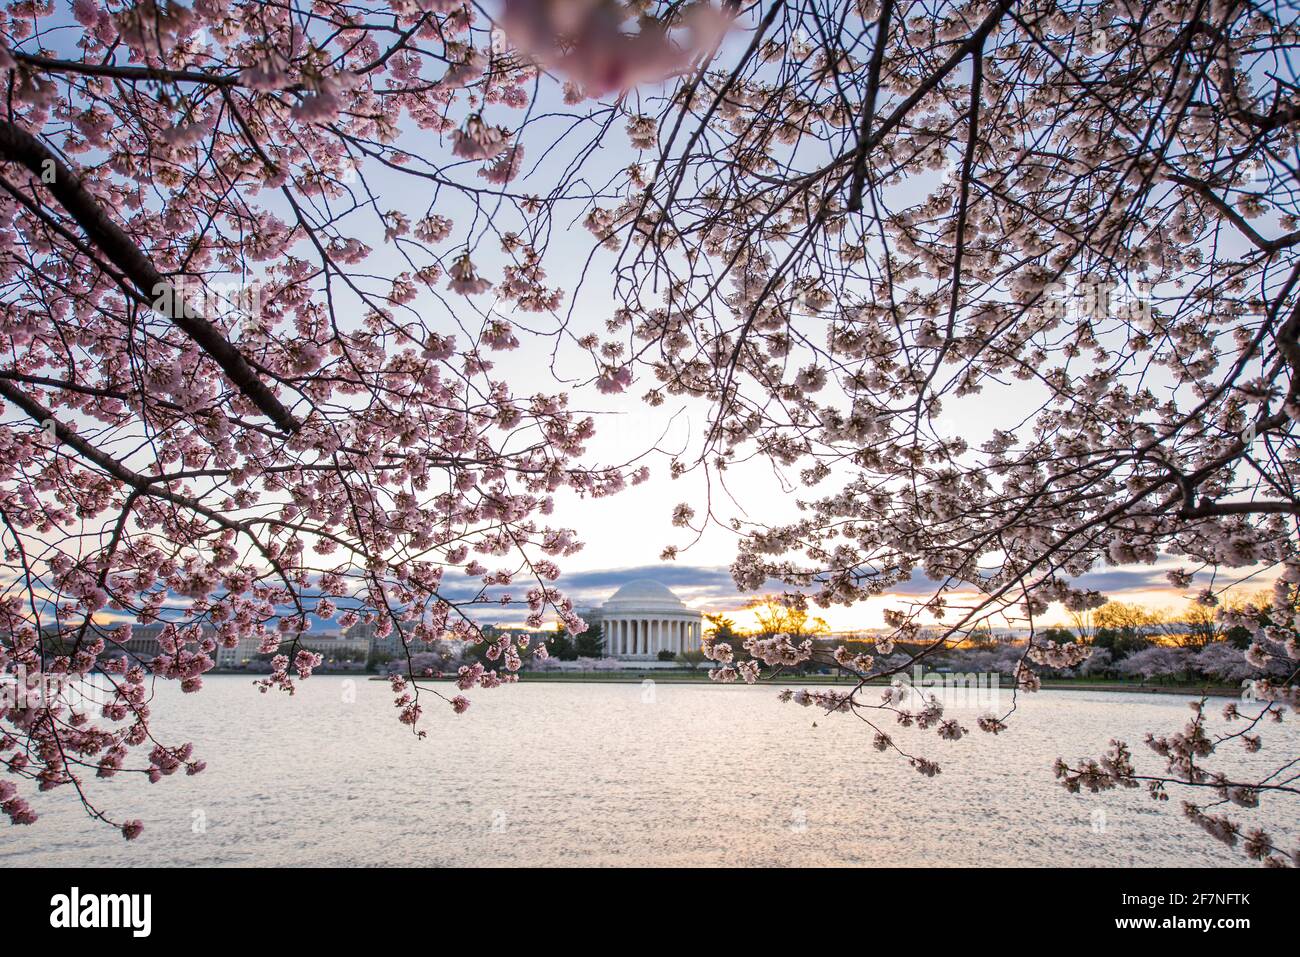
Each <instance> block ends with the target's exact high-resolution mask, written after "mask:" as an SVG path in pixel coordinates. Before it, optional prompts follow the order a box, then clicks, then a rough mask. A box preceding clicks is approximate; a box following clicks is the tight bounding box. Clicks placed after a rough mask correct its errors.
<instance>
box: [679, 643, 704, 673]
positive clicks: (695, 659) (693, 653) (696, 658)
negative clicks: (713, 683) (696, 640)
mask: <svg viewBox="0 0 1300 957" xmlns="http://www.w3.org/2000/svg"><path fill="white" fill-rule="evenodd" d="M674 660H675V661H676V662H677V663H678V664H679V665H685V666H686V667H687V668H690V669H691V670H692V671H694V670H695V669H696V668H698V667H699V666H700V665H702V664H704V662H706V661H708V660H709V659H707V658H706V657H704V652H703V651H701V650H700V649H698V648H692V649H690V650H689V651H683V652H682V653H681V654H679V655H678V656H677V657H676V658H675V659H674Z"/></svg>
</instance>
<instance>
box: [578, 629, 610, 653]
mask: <svg viewBox="0 0 1300 957" xmlns="http://www.w3.org/2000/svg"><path fill="white" fill-rule="evenodd" d="M573 646H574V658H604V657H605V636H604V634H603V632H602V629H601V627H600V625H599V624H589V625H587V630H586V631H584V632H583V633H582V634H580V635H578V637H577V639H576V640H575V641H574V643H573Z"/></svg>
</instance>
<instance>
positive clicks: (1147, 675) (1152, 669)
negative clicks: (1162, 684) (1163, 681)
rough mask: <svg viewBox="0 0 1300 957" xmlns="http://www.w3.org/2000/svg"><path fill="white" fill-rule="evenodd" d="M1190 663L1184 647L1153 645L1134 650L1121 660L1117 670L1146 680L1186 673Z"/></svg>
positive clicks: (1189, 657)
mask: <svg viewBox="0 0 1300 957" xmlns="http://www.w3.org/2000/svg"><path fill="white" fill-rule="evenodd" d="M1190 664H1191V654H1190V652H1188V651H1187V649H1186V648H1170V647H1168V646H1165V645H1154V646H1152V647H1150V648H1145V649H1143V650H1142V651H1137V652H1134V653H1133V654H1131V655H1129V656H1128V657H1127V658H1125V659H1124V660H1123V661H1121V662H1120V663H1119V672H1120V674H1123V675H1129V676H1134V677H1140V678H1141V679H1142V680H1143V681H1147V680H1150V679H1152V678H1172V677H1175V676H1177V675H1182V674H1186V673H1187V670H1188V667H1189V665H1190Z"/></svg>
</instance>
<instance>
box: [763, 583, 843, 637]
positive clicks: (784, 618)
mask: <svg viewBox="0 0 1300 957" xmlns="http://www.w3.org/2000/svg"><path fill="white" fill-rule="evenodd" d="M745 607H747V608H749V609H750V610H751V611H752V612H753V613H754V618H755V619H757V621H758V633H759V634H760V635H762V636H763V637H765V638H770V637H771V636H772V635H780V634H786V635H789V636H790V640H791V641H798V640H800V639H803V638H811V637H815V636H818V635H826V634H829V633H830V627H829V626H828V625H827V624H826V622H825V621H824V620H823V619H821V618H815V617H813V616H812V615H811V614H809V612H808V599H807V598H806V596H804V595H801V594H795V593H785V594H781V595H762V596H760V597H758V598H755V599H752V600H751V601H750V602H749V603H748V604H747V605H746V606H745Z"/></svg>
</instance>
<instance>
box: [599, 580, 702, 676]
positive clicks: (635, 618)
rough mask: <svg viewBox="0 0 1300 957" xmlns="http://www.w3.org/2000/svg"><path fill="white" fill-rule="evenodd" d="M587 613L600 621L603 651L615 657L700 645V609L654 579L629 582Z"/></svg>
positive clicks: (677, 651) (642, 656)
mask: <svg viewBox="0 0 1300 957" xmlns="http://www.w3.org/2000/svg"><path fill="white" fill-rule="evenodd" d="M588 614H589V615H590V617H591V618H592V619H594V620H596V621H599V622H600V633H601V635H602V636H603V637H604V639H605V654H607V655H610V656H611V657H614V658H624V659H629V658H632V659H647V658H648V659H650V660H654V659H656V658H657V657H658V655H659V652H661V651H671V652H672V653H673V654H680V653H681V652H683V651H693V650H696V649H698V648H699V647H700V641H701V638H702V634H701V629H700V613H699V612H698V611H695V610H694V609H691V608H687V607H686V606H685V605H684V604H683V603H682V600H681V599H680V598H678V597H677V596H676V595H674V594H673V593H672V592H671V591H669V590H668V589H667V588H666V587H665V586H663V585H661V584H659V582H656V581H650V580H648V579H642V580H640V581H632V582H628V583H627V584H626V585H624V586H623V587H622V588H620V589H619V590H618V591H616V592H614V594H613V595H611V596H610V598H609V600H608V601H606V602H605V604H603V605H601V606H600V607H599V608H595V609H593V610H591V611H590V612H589V613H588Z"/></svg>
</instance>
